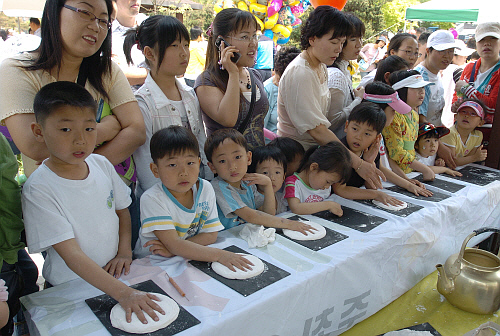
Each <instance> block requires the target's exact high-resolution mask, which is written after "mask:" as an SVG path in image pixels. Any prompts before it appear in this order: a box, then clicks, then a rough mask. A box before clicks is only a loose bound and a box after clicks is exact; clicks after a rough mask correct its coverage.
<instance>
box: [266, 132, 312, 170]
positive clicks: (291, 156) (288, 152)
mask: <svg viewBox="0 0 500 336" xmlns="http://www.w3.org/2000/svg"><path fill="white" fill-rule="evenodd" d="M267 146H274V147H278V148H279V149H280V150H281V152H282V153H283V154H284V155H285V157H286V162H287V164H289V163H290V162H293V160H295V158H296V157H297V155H300V156H304V154H305V153H306V150H305V149H304V146H302V144H301V143H300V142H298V141H297V140H294V139H292V138H288V137H277V138H274V139H273V140H272V141H271V142H269V143H268V144H267Z"/></svg>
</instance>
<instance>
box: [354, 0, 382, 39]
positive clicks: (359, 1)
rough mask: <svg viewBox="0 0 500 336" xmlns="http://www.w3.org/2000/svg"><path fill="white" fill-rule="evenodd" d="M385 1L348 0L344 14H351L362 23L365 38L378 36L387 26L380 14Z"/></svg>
mask: <svg viewBox="0 0 500 336" xmlns="http://www.w3.org/2000/svg"><path fill="white" fill-rule="evenodd" d="M385 2H386V0H349V1H347V3H346V5H345V7H344V12H352V13H354V14H355V15H356V16H357V17H359V18H360V19H361V21H363V22H364V24H365V28H366V32H365V37H367V38H369V37H372V36H375V35H378V33H380V32H381V31H383V30H384V29H385V27H386V26H387V24H386V22H385V20H384V14H383V13H382V6H383V5H384V3H385Z"/></svg>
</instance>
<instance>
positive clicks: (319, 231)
mask: <svg viewBox="0 0 500 336" xmlns="http://www.w3.org/2000/svg"><path fill="white" fill-rule="evenodd" d="M306 224H309V225H311V226H312V227H313V228H315V229H316V231H313V232H312V233H311V232H307V235H305V234H303V233H302V232H299V231H293V230H288V229H283V234H284V235H285V236H288V237H290V238H292V239H295V240H318V239H321V238H323V237H324V236H326V229H325V227H324V226H323V225H320V224H317V223H314V222H307V223H306Z"/></svg>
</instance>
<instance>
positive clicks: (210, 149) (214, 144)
mask: <svg viewBox="0 0 500 336" xmlns="http://www.w3.org/2000/svg"><path fill="white" fill-rule="evenodd" d="M226 139H231V140H232V141H233V142H235V143H236V144H238V145H240V146H241V147H243V148H245V151H248V144H247V141H246V140H245V137H244V136H243V134H241V133H240V132H238V131H237V130H235V129H234V128H222V129H218V130H217V131H215V132H213V133H212V134H210V136H209V137H208V138H207V141H205V148H204V149H205V155H206V156H207V160H208V162H212V155H213V154H214V151H215V150H216V149H217V148H219V146H220V145H221V144H222V143H223V142H224V140H226Z"/></svg>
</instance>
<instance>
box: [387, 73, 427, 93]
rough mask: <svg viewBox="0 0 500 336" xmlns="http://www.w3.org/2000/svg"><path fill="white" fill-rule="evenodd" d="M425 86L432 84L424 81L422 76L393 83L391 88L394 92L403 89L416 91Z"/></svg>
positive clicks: (414, 76)
mask: <svg viewBox="0 0 500 336" xmlns="http://www.w3.org/2000/svg"><path fill="white" fill-rule="evenodd" d="M427 85H434V83H431V82H427V81H424V77H422V75H413V76H410V77H406V78H405V79H402V80H400V81H399V82H397V83H395V84H394V85H393V86H392V88H393V89H394V90H399V89H402V88H405V87H408V88H413V89H417V88H421V87H424V86H427Z"/></svg>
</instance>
